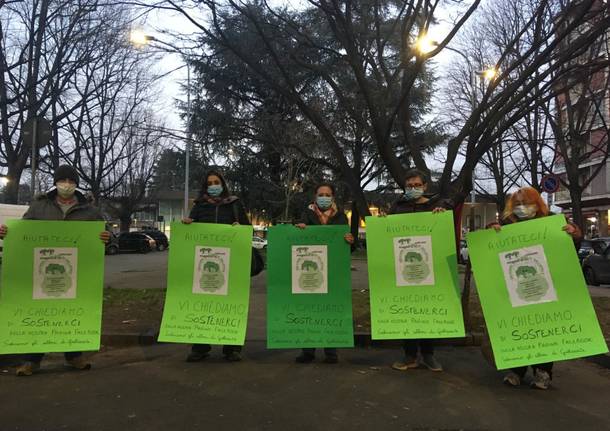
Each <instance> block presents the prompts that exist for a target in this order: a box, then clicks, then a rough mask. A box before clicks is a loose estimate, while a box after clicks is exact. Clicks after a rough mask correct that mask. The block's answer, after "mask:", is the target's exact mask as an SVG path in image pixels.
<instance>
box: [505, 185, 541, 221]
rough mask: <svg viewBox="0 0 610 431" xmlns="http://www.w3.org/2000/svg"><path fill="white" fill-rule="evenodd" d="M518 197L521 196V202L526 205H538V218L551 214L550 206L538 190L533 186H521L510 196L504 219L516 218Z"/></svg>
mask: <svg viewBox="0 0 610 431" xmlns="http://www.w3.org/2000/svg"><path fill="white" fill-rule="evenodd" d="M517 198H521V199H520V200H521V202H523V203H524V204H526V205H536V218H538V217H544V216H547V215H549V207H548V206H547V204H546V202H544V199H542V196H541V195H540V193H539V192H538V190H536V189H535V188H533V187H521V188H520V189H519V190H517V191H516V192H515V193H513V194H512V195H510V197H509V198H508V201H507V202H506V207H505V208H504V213H503V214H502V216H503V218H504V219H511V220H515V216H514V214H513V209H514V208H515V202H516V200H517Z"/></svg>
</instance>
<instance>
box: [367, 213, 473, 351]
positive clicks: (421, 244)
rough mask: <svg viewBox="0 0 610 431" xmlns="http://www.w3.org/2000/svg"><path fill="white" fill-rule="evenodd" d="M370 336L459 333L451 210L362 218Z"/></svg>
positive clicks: (461, 331)
mask: <svg viewBox="0 0 610 431" xmlns="http://www.w3.org/2000/svg"><path fill="white" fill-rule="evenodd" d="M366 238H367V256H368V270H369V289H370V298H371V326H372V338H373V339H375V340H401V339H409V338H411V339H419V338H452V337H463V336H464V320H463V316H462V306H461V302H460V295H459V292H460V289H459V286H458V276H457V257H456V249H455V234H454V230H453V213H452V212H451V211H445V212H442V213H438V214H433V213H431V212H425V213H414V214H397V215H391V216H388V217H367V218H366Z"/></svg>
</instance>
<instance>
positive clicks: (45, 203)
mask: <svg viewBox="0 0 610 431" xmlns="http://www.w3.org/2000/svg"><path fill="white" fill-rule="evenodd" d="M74 196H75V197H76V200H77V202H76V204H75V205H74V206H73V207H72V208H70V209H69V210H68V211H67V212H66V214H65V215H64V213H63V211H62V210H61V208H60V207H59V205H58V204H57V189H53V190H51V191H50V192H48V193H46V194H42V195H39V196H37V197H36V198H35V199H34V201H33V202H32V203H31V204H30V207H29V208H28V210H27V211H26V212H25V214H24V215H23V218H24V219H27V220H79V221H103V220H104V217H103V216H102V213H101V212H100V210H99V209H97V208H95V207H94V206H92V205H91V204H90V203H89V202H88V201H87V198H85V196H84V195H83V194H82V193H81V192H79V191H76V192H74Z"/></svg>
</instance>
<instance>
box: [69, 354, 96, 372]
mask: <svg viewBox="0 0 610 431" xmlns="http://www.w3.org/2000/svg"><path fill="white" fill-rule="evenodd" d="M65 365H66V367H68V368H74V369H75V370H81V371H84V370H90V369H91V363H89V362H87V361H86V360H85V358H83V357H82V356H77V357H76V358H72V359H66V364H65Z"/></svg>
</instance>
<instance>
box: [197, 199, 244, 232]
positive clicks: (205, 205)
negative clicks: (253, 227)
mask: <svg viewBox="0 0 610 431" xmlns="http://www.w3.org/2000/svg"><path fill="white" fill-rule="evenodd" d="M189 218H191V219H193V221H194V222H195V223H220V224H233V223H235V222H238V223H239V224H243V225H249V224H250V220H248V215H247V214H246V210H245V209H244V207H243V205H242V204H241V202H240V201H239V199H238V198H237V197H236V196H229V197H227V198H224V199H220V200H219V201H218V202H211V201H210V199H209V197H208V196H204V197H201V198H199V199H196V200H195V205H194V206H193V209H191V213H190V215H189Z"/></svg>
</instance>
